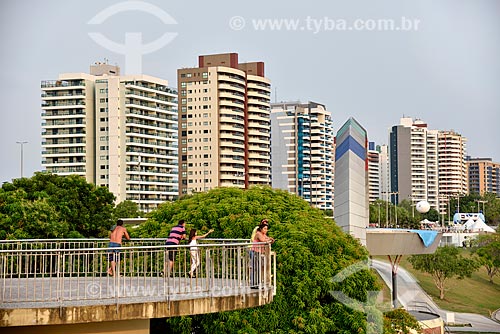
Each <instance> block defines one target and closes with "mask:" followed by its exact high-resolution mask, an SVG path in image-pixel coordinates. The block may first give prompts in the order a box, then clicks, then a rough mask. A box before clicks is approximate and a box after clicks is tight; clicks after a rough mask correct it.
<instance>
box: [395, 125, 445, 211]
mask: <svg viewBox="0 0 500 334" xmlns="http://www.w3.org/2000/svg"><path fill="white" fill-rule="evenodd" d="M390 173H391V191H390V194H391V195H390V199H392V201H393V202H394V201H395V202H397V203H399V202H401V201H402V200H404V199H408V200H410V201H411V202H412V204H413V205H415V204H416V203H418V202H419V201H422V200H426V201H428V202H429V204H430V205H431V208H434V209H436V210H438V204H439V203H438V194H439V193H438V190H439V187H438V185H439V184H438V131H437V130H429V129H428V128H427V124H426V123H424V122H423V121H421V120H418V119H417V120H413V119H412V118H409V117H404V118H401V120H400V124H399V125H395V126H393V127H392V129H391V132H390Z"/></svg>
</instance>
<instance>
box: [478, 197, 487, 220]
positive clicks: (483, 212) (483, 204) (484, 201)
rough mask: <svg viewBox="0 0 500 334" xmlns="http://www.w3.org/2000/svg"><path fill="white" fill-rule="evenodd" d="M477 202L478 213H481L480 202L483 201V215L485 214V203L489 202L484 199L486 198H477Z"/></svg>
mask: <svg viewBox="0 0 500 334" xmlns="http://www.w3.org/2000/svg"><path fill="white" fill-rule="evenodd" d="M476 202H477V213H479V208H480V207H479V204H480V203H483V215H484V214H485V212H484V203H488V201H484V200H479V199H477V200H476ZM485 219H486V218H485Z"/></svg>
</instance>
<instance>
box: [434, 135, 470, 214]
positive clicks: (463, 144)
mask: <svg viewBox="0 0 500 334" xmlns="http://www.w3.org/2000/svg"><path fill="white" fill-rule="evenodd" d="M466 156H467V139H466V138H465V137H463V136H462V135H461V134H459V133H457V132H455V131H453V130H450V131H439V132H438V166H439V168H438V179H439V210H438V211H439V212H440V213H441V214H444V213H445V212H446V211H447V201H448V200H449V198H451V197H456V196H460V195H465V194H467V193H468V187H467V183H468V181H467V164H466Z"/></svg>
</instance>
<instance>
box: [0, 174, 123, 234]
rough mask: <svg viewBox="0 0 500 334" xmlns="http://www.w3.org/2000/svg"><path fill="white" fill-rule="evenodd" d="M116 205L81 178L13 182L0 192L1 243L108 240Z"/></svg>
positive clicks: (103, 191) (38, 176)
mask: <svg viewBox="0 0 500 334" xmlns="http://www.w3.org/2000/svg"><path fill="white" fill-rule="evenodd" d="M113 201H114V195H113V194H112V193H111V192H109V190H108V189H107V188H105V187H96V186H95V185H93V184H91V183H88V182H87V181H86V180H85V178H83V177H81V176H78V175H70V176H58V175H55V174H50V173H35V175H34V176H33V177H31V178H20V179H14V180H13V182H12V183H8V182H6V183H4V184H3V185H2V188H0V239H21V238H63V237H82V236H83V237H98V236H107V233H108V232H107V231H108V230H109V227H110V226H111V225H112V222H111V214H112V211H113Z"/></svg>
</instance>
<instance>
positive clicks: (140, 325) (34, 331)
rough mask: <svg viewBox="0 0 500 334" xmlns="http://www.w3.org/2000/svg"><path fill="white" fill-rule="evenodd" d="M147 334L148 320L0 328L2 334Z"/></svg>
mask: <svg viewBox="0 0 500 334" xmlns="http://www.w3.org/2000/svg"><path fill="white" fill-rule="evenodd" d="M14 333H16V334H17V333H22V334H68V333H71V334H104V333H120V334H149V319H146V320H125V321H105V322H92V323H85V324H75V325H47V326H22V327H7V328H2V334H14Z"/></svg>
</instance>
